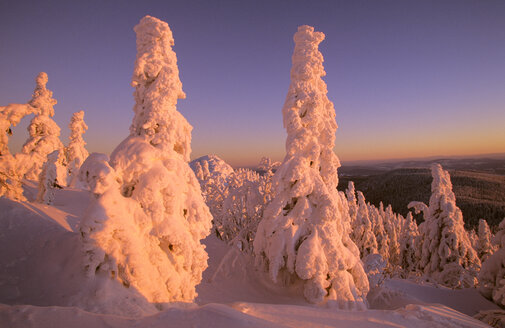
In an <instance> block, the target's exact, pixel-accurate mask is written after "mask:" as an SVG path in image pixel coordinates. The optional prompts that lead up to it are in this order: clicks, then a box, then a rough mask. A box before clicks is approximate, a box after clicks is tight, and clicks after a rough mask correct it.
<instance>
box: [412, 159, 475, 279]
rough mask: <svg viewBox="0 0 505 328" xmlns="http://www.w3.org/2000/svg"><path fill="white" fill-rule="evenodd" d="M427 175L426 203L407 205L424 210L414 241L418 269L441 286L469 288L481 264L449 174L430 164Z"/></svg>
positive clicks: (440, 167) (436, 165)
mask: <svg viewBox="0 0 505 328" xmlns="http://www.w3.org/2000/svg"><path fill="white" fill-rule="evenodd" d="M431 175H432V176H433V182H432V183H431V197H430V203H429V206H426V205H425V204H424V203H420V202H411V203H410V204H409V207H413V208H415V209H416V211H417V212H419V211H421V210H422V211H423V212H424V213H423V214H424V222H423V223H421V224H420V225H419V240H418V242H416V245H417V254H416V256H417V258H418V259H419V262H418V265H419V269H420V270H421V271H423V272H424V274H425V275H426V276H427V277H429V278H431V279H432V280H434V281H435V282H438V283H440V284H442V285H444V286H447V287H451V288H466V287H473V286H475V284H476V283H477V278H476V277H477V273H478V271H479V269H480V266H481V263H480V260H479V258H478V256H477V252H476V251H475V249H474V248H473V247H472V244H471V242H470V238H469V237H468V233H467V232H466V231H465V227H464V222H463V214H462V212H461V210H460V209H459V208H458V207H457V206H456V196H455V195H454V192H453V191H452V183H451V177H450V175H449V172H447V171H446V170H444V169H443V168H442V166H441V165H440V164H433V165H432V166H431Z"/></svg>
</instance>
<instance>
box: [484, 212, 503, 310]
mask: <svg viewBox="0 0 505 328" xmlns="http://www.w3.org/2000/svg"><path fill="white" fill-rule="evenodd" d="M493 243H494V244H495V245H497V246H498V250H497V251H496V252H494V253H493V254H492V255H490V256H489V257H488V258H487V259H486V260H485V261H484V262H483V263H482V268H481V270H480V272H479V291H480V292H481V293H482V295H484V296H485V297H487V298H489V299H492V300H493V301H494V302H495V303H497V304H499V305H501V306H505V219H503V221H502V222H501V223H500V225H499V226H498V231H497V232H496V235H495V236H494V238H493Z"/></svg>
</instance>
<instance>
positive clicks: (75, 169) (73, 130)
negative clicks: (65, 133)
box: [65, 110, 89, 187]
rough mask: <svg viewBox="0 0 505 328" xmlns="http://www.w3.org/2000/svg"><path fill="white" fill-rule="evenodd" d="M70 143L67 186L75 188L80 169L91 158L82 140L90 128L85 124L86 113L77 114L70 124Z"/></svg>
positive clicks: (67, 154)
mask: <svg viewBox="0 0 505 328" xmlns="http://www.w3.org/2000/svg"><path fill="white" fill-rule="evenodd" d="M68 127H69V128H70V137H69V139H70V142H69V144H68V146H67V148H66V149H65V153H66V157H67V163H68V164H67V185H68V186H71V187H75V185H76V182H77V181H78V179H77V175H78V173H79V168H80V167H81V165H82V163H84V161H85V160H86V158H87V157H88V156H89V153H88V151H87V150H86V148H85V147H84V146H85V145H86V142H84V139H83V138H82V135H83V134H84V133H85V132H86V130H87V129H88V126H87V125H86V123H85V122H84V111H82V110H81V111H79V112H75V113H74V114H73V115H72V118H71V120H70V124H69V126H68Z"/></svg>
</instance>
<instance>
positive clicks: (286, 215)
mask: <svg viewBox="0 0 505 328" xmlns="http://www.w3.org/2000/svg"><path fill="white" fill-rule="evenodd" d="M323 39H324V34H323V33H321V32H315V31H314V28H313V27H310V26H306V25H305V26H300V27H299V28H298V32H297V33H296V34H295V35H294V41H295V50H294V54H293V57H292V60H293V66H292V68H291V84H290V87H289V91H288V95H287V97H286V101H285V103H284V107H283V120H284V127H285V128H286V130H287V133H288V137H287V141H286V156H285V158H284V161H283V163H282V164H281V166H280V167H279V168H278V170H277V171H276V173H275V175H274V177H273V185H274V195H273V200H272V202H271V203H270V204H269V205H268V206H267V208H266V209H265V212H264V215H263V219H262V220H261V222H260V224H259V226H258V231H257V233H256V238H255V240H254V252H255V254H256V257H257V260H258V263H262V264H263V265H264V266H265V267H266V268H267V269H268V271H269V275H270V278H271V279H272V280H273V281H274V282H277V281H278V280H279V278H278V276H279V275H282V276H283V277H282V278H281V279H280V280H281V281H288V280H289V279H290V278H292V279H295V280H296V279H301V280H304V296H305V298H306V299H307V300H308V301H310V302H313V303H320V302H323V301H330V300H332V301H330V302H329V303H331V304H334V305H337V306H339V307H347V308H352V307H360V306H363V305H364V302H365V299H364V297H365V296H366V293H367V292H368V289H369V287H368V280H367V277H366V274H365V272H364V270H363V265H362V263H361V261H360V259H359V250H358V248H357V247H356V245H355V244H354V243H353V242H352V240H351V239H350V237H349V234H350V222H349V221H350V218H349V213H348V205H347V202H346V200H345V196H343V195H340V194H339V193H338V191H337V189H336V188H337V184H338V175H337V169H338V167H339V166H340V163H339V160H338V158H337V156H336V155H335V153H334V152H333V147H334V145H335V132H336V129H337V124H336V122H335V110H334V108H333V104H332V103H331V102H330V101H329V100H328V97H327V95H326V94H327V89H326V84H325V82H324V81H323V80H322V78H321V77H323V76H324V75H325V71H324V68H323V56H322V55H321V53H320V52H319V50H318V46H319V43H320V42H321V41H322V40H323ZM344 202H345V204H344ZM284 278H286V279H284Z"/></svg>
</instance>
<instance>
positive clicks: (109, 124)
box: [0, 0, 505, 166]
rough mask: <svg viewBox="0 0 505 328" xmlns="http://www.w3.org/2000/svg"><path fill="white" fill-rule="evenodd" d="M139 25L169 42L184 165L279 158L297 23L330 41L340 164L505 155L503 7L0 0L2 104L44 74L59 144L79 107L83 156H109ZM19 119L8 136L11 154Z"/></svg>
mask: <svg viewBox="0 0 505 328" xmlns="http://www.w3.org/2000/svg"><path fill="white" fill-rule="evenodd" d="M145 15H151V16H155V17H157V18H159V19H161V20H163V21H166V22H167V23H168V24H169V26H170V28H171V29H172V31H173V34H174V38H175V47H174V50H175V52H176V53H177V58H178V65H179V70H180V77H181V81H182V83H183V90H184V91H185V93H186V95H187V98H186V99H184V100H180V101H179V103H178V106H177V108H178V110H179V111H180V112H181V113H182V114H183V115H184V116H185V117H186V118H187V120H188V121H189V122H190V124H191V125H192V126H193V133H192V150H193V152H192V156H191V157H192V158H196V157H199V156H203V155H206V154H216V155H218V156H219V157H221V158H223V159H224V160H225V161H227V162H229V163H230V164H232V165H234V166H251V165H255V164H257V163H258V162H259V160H260V158H261V157H262V156H268V157H270V158H272V159H273V160H276V161H280V160H282V158H283V157H284V154H285V149H284V146H285V139H286V132H285V129H284V128H283V125H282V106H283V103H284V100H285V97H286V94H287V90H288V87H289V82H290V81H289V71H290V68H291V55H292V51H293V48H294V43H293V34H294V33H295V32H296V30H297V27H298V26H299V25H305V24H307V25H311V26H314V27H315V29H316V30H317V31H321V32H323V33H324V34H325V35H326V39H325V40H324V41H323V42H322V43H321V45H320V50H321V52H322V54H323V56H324V58H325V62H324V66H325V70H326V73H327V75H326V77H325V78H324V80H325V82H326V83H327V85H328V98H329V99H330V100H331V101H332V102H333V103H334V105H335V111H336V120H337V123H338V125H339V129H338V131H337V134H336V146H335V152H336V154H337V155H338V156H339V157H340V159H341V160H342V162H343V163H344V164H345V163H346V162H352V161H358V160H382V159H398V158H415V157H428V156H453V155H474V154H487V153H504V152H505V1H499V0H495V1H493V0H487V1H479V0H475V1H468V0H454V1H450V0H434V1H430V0H424V1H410V0H398V1H385V0H369V1H362V0H355V1H350V0H349V1H336V0H334V1H316V0H312V1H297V0H279V1H274V0H270V1H263V0H255V1H241V0H230V1H212V0H204V1H191V0H186V1H178V0H164V1H150V0H146V1H126V0H122V1H110V0H102V1H94V0H89V1H50V0H45V1H37V0H34V1H23V0H4V1H1V2H0V106H5V105H7V104H9V103H25V102H27V101H28V100H29V99H30V98H31V94H32V92H33V89H34V87H35V77H36V76H37V74H38V73H39V72H41V71H44V72H46V73H47V74H48V76H49V83H48V85H47V87H48V89H50V90H52V91H53V93H54V94H53V97H54V98H55V99H57V100H58V104H57V105H56V106H55V112H56V114H55V116H54V120H55V121H56V122H57V123H58V125H59V126H60V127H61V129H62V134H61V139H62V141H63V143H64V144H68V135H69V130H68V123H69V122H70V117H71V116H72V113H73V112H76V111H79V110H84V111H85V121H86V122H87V124H88V126H89V130H88V132H87V133H86V134H85V135H84V138H85V140H86V142H87V149H88V150H89V151H90V152H104V153H110V152H111V151H112V150H113V149H114V147H115V146H116V145H118V144H119V143H120V142H121V141H122V140H123V139H124V138H125V137H126V136H127V135H128V133H129V130H128V129H129V126H130V123H131V120H132V118H133V110H132V108H133V104H134V101H133V96H132V93H133V88H132V87H131V86H130V82H131V76H132V71H133V65H134V61H135V55H136V46H135V33H134V32H133V27H134V26H135V25H136V24H137V23H138V22H139V20H140V19H141V18H142V17H143V16H145ZM29 120H30V118H25V119H24V121H23V122H22V123H21V124H20V125H19V126H18V127H16V128H15V129H14V135H13V137H12V138H11V140H10V142H9V145H10V148H11V152H16V151H19V149H20V147H21V145H22V144H23V142H24V141H25V140H26V138H27V137H28V134H27V132H26V127H27V125H28V122H29Z"/></svg>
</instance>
